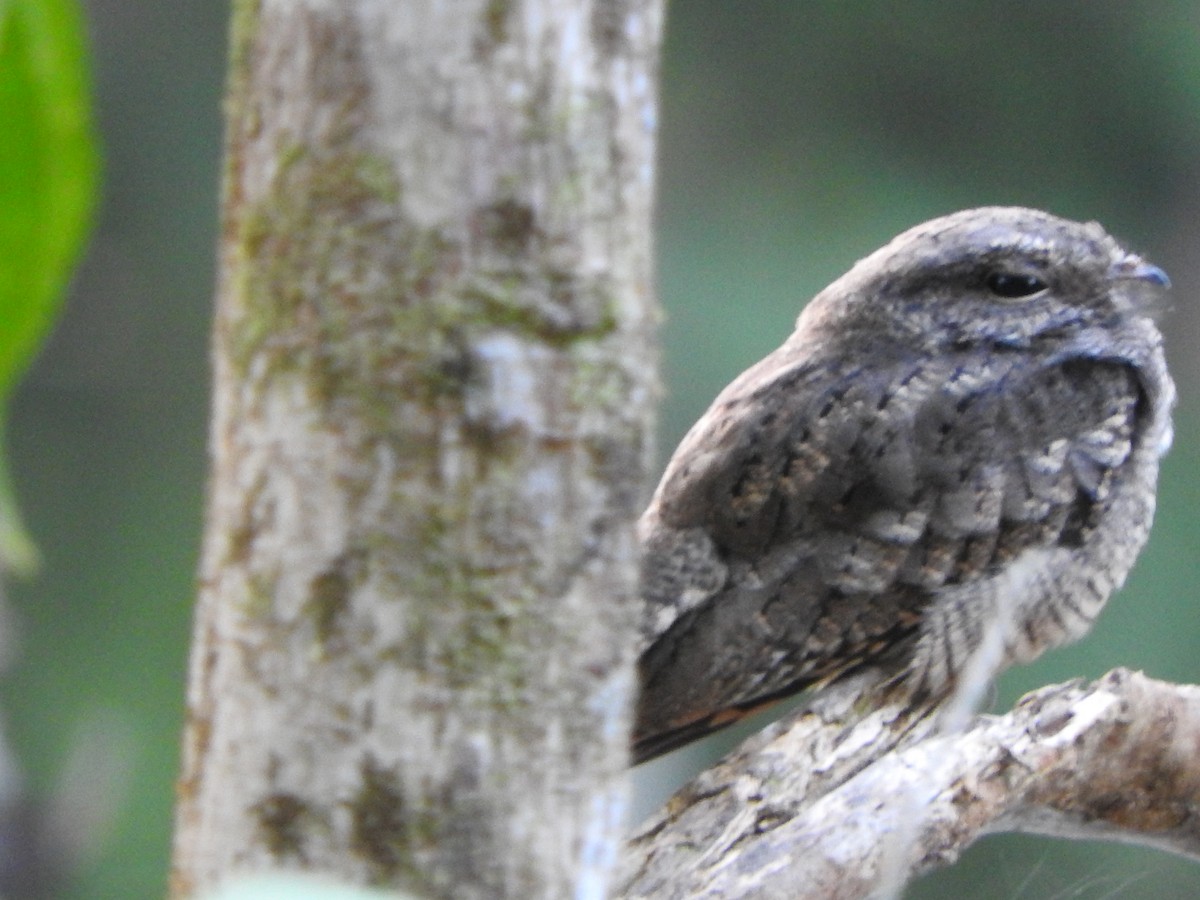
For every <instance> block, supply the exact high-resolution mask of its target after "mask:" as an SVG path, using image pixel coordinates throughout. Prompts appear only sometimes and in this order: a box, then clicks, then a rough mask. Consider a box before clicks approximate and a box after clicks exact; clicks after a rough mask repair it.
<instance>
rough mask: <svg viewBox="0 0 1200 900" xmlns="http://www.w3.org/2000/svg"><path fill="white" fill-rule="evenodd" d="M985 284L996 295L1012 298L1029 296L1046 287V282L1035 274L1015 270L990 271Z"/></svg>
mask: <svg viewBox="0 0 1200 900" xmlns="http://www.w3.org/2000/svg"><path fill="white" fill-rule="evenodd" d="M986 283H987V286H988V290H990V291H991V292H992V293H993V294H995V295H996V296H997V297H1004V298H1006V299H1009V300H1014V299H1016V298H1018V297H1031V296H1033V295H1034V294H1037V293H1039V292H1041V291H1044V290H1045V289H1046V282H1044V281H1042V279H1040V278H1038V277H1037V276H1036V275H1025V274H1018V273H1016V272H992V273H990V274H989V275H988V277H987V281H986Z"/></svg>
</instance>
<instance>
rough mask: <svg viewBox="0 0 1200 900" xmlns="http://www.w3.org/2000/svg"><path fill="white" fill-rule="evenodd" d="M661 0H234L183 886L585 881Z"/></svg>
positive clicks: (453, 891)
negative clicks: (278, 880)
mask: <svg viewBox="0 0 1200 900" xmlns="http://www.w3.org/2000/svg"><path fill="white" fill-rule="evenodd" d="M660 22H661V0H591V2H589V0H512V2H495V0H452V2H441V3H437V2H434V0H412V2H405V3H394V2H386V0H346V2H341V3H337V4H333V3H328V2H321V0H303V2H294V0H293V2H286V3H285V2H282V0H242V2H239V3H236V4H235V11H234V28H233V48H232V53H231V63H230V65H231V73H230V87H229V96H228V102H227V110H226V115H227V129H228V134H227V147H226V172H225V184H224V197H223V221H222V237H221V248H220V269H221V271H220V284H219V289H218V298H217V314H216V323H215V330H214V341H213V360H214V369H215V383H214V395H213V424H212V456H213V472H212V480H211V486H210V497H209V508H208V521H207V526H206V533H205V543H204V553H203V561H202V568H201V576H200V594H199V605H198V609H197V616H196V628H195V638H194V645H193V650H192V663H191V672H190V676H189V687H188V726H187V732H186V735H185V747H184V769H183V775H182V777H181V780H180V789H179V808H178V816H177V834H176V845H175V860H174V864H175V869H174V880H173V890H174V893H175V894H176V895H177V896H188V895H191V894H193V893H195V892H197V891H199V890H202V889H207V888H209V887H211V886H212V885H214V884H216V883H219V882H221V881H223V880H224V879H226V878H228V877H231V876H234V875H236V874H240V873H247V872H254V871H261V870H264V869H277V868H284V869H299V870H306V871H321V872H329V873H334V874H336V875H338V876H339V877H341V878H342V879H344V880H346V881H349V882H354V883H360V884H364V883H372V884H386V885H390V886H394V887H403V888H407V889H409V890H412V891H414V892H418V893H421V894H422V895H434V896H454V897H564V896H579V897H600V896H603V895H604V892H605V890H606V885H607V883H608V879H609V874H610V871H611V868H612V865H613V863H614V861H615V859H616V854H617V841H618V828H619V824H620V820H621V816H622V807H623V791H624V789H625V783H624V774H623V773H624V769H625V767H626V764H627V751H626V743H627V727H628V714H629V708H630V702H631V699H632V692H633V689H634V687H633V659H632V646H633V642H632V639H631V634H632V624H633V618H634V604H635V602H636V601H635V576H634V554H635V549H634V540H633V534H632V522H633V519H634V517H635V516H636V514H637V511H638V507H639V501H640V499H642V497H643V492H644V488H645V474H646V465H647V462H648V458H649V452H650V433H651V417H652V405H653V399H654V396H655V394H656V390H657V388H656V374H655V373H656V365H655V363H656V359H655V354H654V350H653V346H654V331H655V326H656V322H657V312H656V307H655V305H654V299H653V292H652V272H651V244H650V212H651V195H652V168H653V153H654V140H653V138H654V120H655V89H656V63H657V50H658V41H659V31H660Z"/></svg>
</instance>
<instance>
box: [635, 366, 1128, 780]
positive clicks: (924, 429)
mask: <svg viewBox="0 0 1200 900" xmlns="http://www.w3.org/2000/svg"><path fill="white" fill-rule="evenodd" d="M781 362H782V361H781V360H779V359H776V360H775V361H774V362H772V360H771V358H770V357H769V358H768V359H767V360H765V361H764V364H765V365H762V366H760V367H756V369H759V374H758V375H757V376H755V375H753V373H754V372H755V370H750V372H748V373H747V376H743V378H741V379H739V380H738V381H737V382H735V383H734V384H733V385H731V386H730V388H729V389H727V390H726V391H725V392H724V393H723V394H722V395H721V397H719V398H718V399H717V401H716V402H715V403H714V406H713V408H712V409H711V410H710V412H709V413H708V414H707V415H706V417H705V418H704V419H703V420H701V423H698V426H697V428H696V429H694V430H693V432H692V433H690V434H689V436H688V438H686V439H685V441H684V443H683V444H682V445H681V447H680V450H679V451H678V452H677V453H676V456H675V457H674V458H673V460H672V463H671V465H670V466H669V467H668V471H667V474H666V475H665V476H664V483H663V485H662V486H661V487H660V490H659V492H658V493H657V494H656V497H655V501H654V503H653V504H652V506H651V509H650V511H649V512H648V514H647V517H646V518H645V519H644V520H643V535H642V538H643V547H644V550H645V554H646V556H645V563H644V566H645V575H644V578H643V582H644V588H643V592H644V594H645V595H646V601H647V609H649V610H654V609H656V608H662V607H665V606H667V605H669V604H670V603H671V602H672V599H671V597H670V596H669V595H670V594H671V593H672V592H674V593H675V594H677V595H679V594H681V593H682V592H686V590H687V588H688V586H689V577H690V576H689V574H688V573H689V570H691V571H693V572H700V573H701V575H700V576H699V580H700V582H703V588H704V591H707V594H704V591H701V594H702V595H703V596H702V597H701V599H700V600H699V601H697V599H696V596H693V597H692V600H691V602H690V603H689V608H688V610H687V611H686V613H685V614H682V615H679V616H678V617H675V618H674V619H673V620H672V617H669V616H662V615H658V616H657V619H656V621H659V622H664V623H666V624H665V627H663V628H661V629H660V630H659V631H658V633H656V634H653V635H651V638H650V644H649V647H648V649H647V650H646V651H645V652H644V653H643V655H642V658H641V662H640V670H641V673H640V674H641V679H642V695H641V699H640V702H639V708H638V715H637V724H636V728H635V756H637V757H638V758H639V759H644V758H649V757H651V756H654V755H658V754H659V753H662V752H665V751H666V750H668V749H671V748H672V747H674V746H678V745H680V744H683V743H686V742H688V741H690V740H692V739H693V738H695V737H698V736H700V735H701V734H704V733H706V732H708V731H712V730H715V729H717V728H719V727H722V726H723V725H724V724H726V723H727V722H728V721H731V720H733V719H736V718H738V717H740V715H742V714H744V713H745V712H747V711H749V710H751V709H753V708H756V707H757V706H759V705H761V704H762V703H763V702H764V701H769V700H772V699H777V698H779V697H781V696H785V695H787V694H791V693H794V692H796V691H798V690H801V689H803V688H804V687H806V686H809V685H811V684H813V683H815V682H818V681H822V680H826V679H829V678H832V677H836V676H837V675H839V674H841V673H845V672H847V671H849V670H852V669H853V668H855V667H857V666H859V665H862V664H863V663H865V662H869V661H873V660H879V659H881V658H889V657H892V656H897V655H898V656H900V657H903V655H904V651H905V650H906V649H909V650H911V645H912V643H913V638H914V636H915V634H916V633H917V630H918V628H919V625H920V621H921V615H922V611H923V610H924V609H925V608H926V606H927V605H928V604H929V603H930V601H931V600H932V599H933V598H934V597H935V596H936V595H937V594H938V592H940V591H943V590H946V589H948V588H950V587H953V586H955V585H960V584H963V583H965V582H968V581H971V580H973V579H981V578H985V577H988V576H989V575H990V574H993V573H995V572H996V571H997V569H998V568H999V567H1001V566H1003V564H1004V563H1005V562H1006V561H1008V560H1011V559H1013V558H1014V557H1015V556H1017V555H1018V554H1020V553H1021V552H1022V551H1024V550H1026V549H1028V548H1031V547H1038V546H1045V547H1057V546H1077V545H1078V544H1079V543H1080V542H1082V540H1083V538H1084V537H1085V536H1086V534H1087V533H1088V531H1089V529H1091V528H1092V527H1094V524H1095V519H1096V517H1097V516H1098V511H1099V506H1100V504H1101V501H1102V500H1103V497H1104V496H1105V494H1106V492H1107V490H1108V486H1109V483H1110V481H1111V479H1112V477H1113V475H1112V473H1113V471H1114V470H1115V469H1117V468H1118V467H1120V466H1121V465H1122V463H1124V462H1125V460H1126V459H1127V458H1128V457H1129V454H1130V450H1131V441H1132V440H1133V436H1134V428H1135V424H1136V423H1135V417H1136V415H1137V407H1138V402H1139V396H1140V389H1139V384H1138V379H1137V375H1136V373H1135V371H1134V370H1133V368H1132V367H1130V366H1127V365H1122V364H1120V363H1119V362H1105V361H1101V360H1096V359H1091V358H1087V357H1082V356H1072V355H1070V354H1060V355H1059V356H1058V357H1055V356H1046V357H1045V358H1042V359H1041V361H1040V362H1039V361H1038V358H1037V357H1034V356H1032V355H1030V354H1028V353H1027V352H1021V351H1019V350H1004V349H996V348H991V349H984V348H977V349H966V350H963V351H961V352H959V353H956V354H946V355H945V356H942V357H939V358H938V359H936V360H932V361H931V360H929V359H912V358H910V359H905V358H902V357H898V356H893V357H892V358H891V359H887V358H886V356H885V358H884V359H883V361H881V362H875V363H870V364H862V365H859V364H855V363H854V362H853V361H852V360H843V361H839V362H833V363H828V364H825V365H818V364H804V365H792V366H789V365H780V363H781ZM772 366H774V368H775V371H776V373H777V375H776V376H775V377H765V375H764V373H767V372H769V371H770V370H771V368H772ZM688 541H691V544H692V547H691V551H692V557H693V561H692V562H691V563H686V562H685V563H684V564H682V565H680V564H678V560H676V561H675V562H672V561H671V560H670V559H665V558H664V559H665V561H662V569H663V571H665V572H666V573H667V574H666V576H661V577H660V576H656V575H655V569H656V566H657V565H658V563H659V562H660V560H659V559H657V558H656V557H663V556H664V555H663V554H662V553H660V552H658V551H659V550H660V549H662V548H669V547H670V546H671V545H672V543H674V544H679V543H681V542H682V543H687V542H688ZM696 559H699V563H696ZM714 573H715V574H716V577H714ZM695 593H696V592H694V591H693V594H695Z"/></svg>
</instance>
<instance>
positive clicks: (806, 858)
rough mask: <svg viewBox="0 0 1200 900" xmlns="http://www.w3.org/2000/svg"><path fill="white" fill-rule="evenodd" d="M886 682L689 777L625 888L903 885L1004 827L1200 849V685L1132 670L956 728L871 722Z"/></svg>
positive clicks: (1183, 850) (911, 720)
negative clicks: (874, 697) (867, 707)
mask: <svg viewBox="0 0 1200 900" xmlns="http://www.w3.org/2000/svg"><path fill="white" fill-rule="evenodd" d="M863 690H865V692H866V694H865V695H864V694H862V693H859V692H860V691H863ZM872 690H877V688H875V687H873V686H872V685H869V684H868V685H867V686H866V687H865V688H864V686H863V685H862V684H861V683H860V684H858V685H853V686H847V687H845V688H842V689H839V691H838V692H837V694H836V696H831V697H828V698H819V699H818V700H817V701H816V702H815V703H814V704H813V705H812V706H810V707H809V708H806V709H803V710H800V711H797V713H795V714H793V716H792V717H791V718H790V719H788V720H786V721H785V722H783V723H780V724H778V725H776V726H773V727H772V728H771V729H769V730H768V732H767V733H764V734H762V735H759V736H756V737H755V738H754V739H752V740H751V741H750V742H748V744H747V745H744V746H743V748H742V749H740V750H739V751H737V752H736V753H735V754H734V755H733V756H731V757H730V758H729V759H727V760H726V761H725V762H723V763H721V764H720V765H718V766H717V767H716V768H714V769H713V770H711V771H709V772H706V773H704V774H703V775H701V776H700V777H699V778H698V779H697V780H696V781H695V782H693V783H692V784H690V785H688V786H687V787H685V788H684V789H683V790H682V791H681V792H680V793H679V794H678V795H677V796H676V797H675V798H674V799H673V800H672V801H670V802H669V803H668V804H667V806H666V808H665V810H664V811H663V812H662V813H660V814H658V815H657V816H656V817H655V818H653V819H652V820H651V821H650V822H648V823H647V824H646V825H645V826H643V828H642V829H641V830H640V831H639V833H638V834H637V835H636V836H635V837H634V839H633V841H632V842H631V844H630V847H629V854H628V858H627V869H626V872H627V874H626V880H625V887H624V890H623V893H622V894H621V896H623V897H625V898H627V900H628V898H635V897H655V898H664V897H665V898H671V897H679V898H682V897H705V898H722V900H732V898H748V897H754V898H771V897H780V898H782V897H791V898H794V897H822V898H825V897H838V898H852V897H865V896H869V895H882V896H887V895H889V893H894V892H896V891H897V890H898V889H899V888H900V887H901V886H902V885H903V883H904V882H905V881H906V880H907V879H908V878H909V877H911V876H912V875H915V874H919V873H921V872H924V871H927V870H930V869H933V868H937V867H939V866H942V865H946V864H948V863H951V862H953V861H954V860H956V859H957V858H958V856H959V854H961V853H962V851H963V850H965V849H966V848H967V847H968V846H969V845H970V844H971V843H973V842H974V841H975V840H976V839H977V838H978V837H980V836H981V835H983V834H986V833H990V832H1001V831H1024V832H1035V833H1042V834H1051V835H1057V836H1060V837H1074V838H1091V839H1104V840H1116V841H1122V842H1126V843H1137V844H1143V845H1146V846H1151V847H1156V848H1159V849H1163V850H1169V851H1172V852H1175V853H1180V854H1183V855H1186V856H1189V857H1193V858H1196V859H1198V860H1200V767H1198V766H1197V764H1196V760H1197V758H1198V754H1197V749H1198V748H1200V687H1197V686H1191V685H1171V684H1166V683H1164V682H1160V681H1155V680H1153V679H1150V678H1147V677H1145V676H1144V675H1141V674H1139V673H1134V672H1129V671H1127V670H1123V669H1117V670H1115V671H1113V672H1111V673H1109V674H1108V675H1106V676H1105V677H1103V678H1101V679H1100V680H1098V681H1096V682H1094V683H1092V684H1090V685H1085V684H1083V683H1082V682H1071V683H1067V684H1063V685H1057V686H1053V687H1047V688H1043V689H1042V690H1040V691H1037V692H1035V693H1032V694H1029V695H1028V696H1026V697H1025V698H1024V699H1022V700H1021V702H1020V703H1019V704H1018V705H1017V707H1016V708H1015V709H1014V710H1013V711H1012V712H1010V713H1008V714H1007V715H1004V716H999V717H996V716H980V717H978V718H977V719H976V720H975V721H974V722H973V723H972V724H971V725H970V726H969V727H968V728H967V729H966V730H965V731H963V732H961V733H956V734H938V733H936V724H937V723H936V717H935V716H930V715H927V714H926V712H927V711H921V710H904V709H903V708H902V707H901V706H899V705H888V704H887V702H886V701H885V702H884V703H883V705H882V707H881V708H880V709H878V710H877V711H875V712H872V713H870V714H869V715H867V716H866V717H857V718H856V713H855V712H854V710H855V708H856V707H857V708H858V709H861V708H863V707H862V706H861V705H860V704H859V703H856V701H855V699H854V698H855V696H856V695H857V696H858V697H859V698H860V699H861V697H863V696H869V695H870V694H871V691H872Z"/></svg>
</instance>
